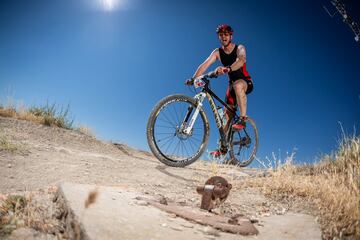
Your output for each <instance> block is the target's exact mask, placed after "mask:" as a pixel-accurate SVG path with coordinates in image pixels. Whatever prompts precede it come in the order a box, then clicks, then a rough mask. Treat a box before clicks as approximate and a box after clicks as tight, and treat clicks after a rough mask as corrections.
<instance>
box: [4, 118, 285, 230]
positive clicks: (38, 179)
mask: <svg viewBox="0 0 360 240" xmlns="http://www.w3.org/2000/svg"><path fill="white" fill-rule="evenodd" d="M0 134H1V135H2V136H5V137H6V139H7V140H8V141H9V142H10V143H11V144H13V145H15V146H16V148H17V150H16V151H15V152H14V153H11V152H8V151H0V193H1V194H6V193H23V192H24V191H27V192H28V191H39V189H49V188H50V189H51V188H52V187H53V186H57V185H58V184H59V183H61V182H65V181H66V182H73V183H83V184H96V185H102V186H122V187H124V186H125V187H129V188H131V189H136V190H137V191H139V192H140V193H144V194H148V195H151V196H155V197H165V198H167V199H169V200H171V201H174V202H177V203H179V204H183V205H187V206H193V207H197V208H198V207H199V206H200V196H199V195H198V194H197V193H196V190H195V189H196V186H200V185H203V184H204V182H205V181H206V180H207V179H208V178H209V177H211V176H214V175H220V176H223V177H224V178H226V179H227V180H228V181H229V182H230V183H231V184H232V185H233V189H232V190H231V192H230V195H229V197H228V199H227V200H226V202H225V203H224V204H223V206H221V207H220V208H219V209H217V210H216V211H218V212H219V213H221V214H225V215H229V216H231V215H232V214H239V213H240V214H243V215H245V216H247V217H249V218H251V219H261V217H263V216H270V215H282V214H285V213H286V212H287V211H288V210H289V209H290V208H291V206H290V205H288V204H286V203H278V202H273V201H271V200H269V199H267V198H265V197H264V196H263V195H262V194H261V193H260V192H259V191H258V190H257V189H254V188H249V187H246V186H244V184H243V183H244V179H246V178H249V177H253V176H255V175H258V174H261V172H259V171H258V170H252V169H240V168H237V167H234V166H226V165H222V166H219V165H216V164H211V163H209V162H204V161H197V162H195V163H194V164H192V165H190V166H188V167H186V168H171V167H167V166H165V165H163V164H162V163H160V162H159V161H158V160H157V159H156V158H154V157H153V156H152V155H151V154H149V153H147V152H144V151H139V150H136V149H132V148H130V147H128V146H126V145H123V144H119V145H115V144H113V143H110V142H109V143H107V142H102V141H98V140H97V139H95V138H93V137H90V136H87V135H85V134H82V133H80V132H77V131H70V130H65V129H61V128H57V127H48V126H43V125H39V124H35V123H32V122H28V121H23V120H15V119H11V118H3V117H0ZM119 136H121V133H119ZM45 191H46V190H45ZM257 224H258V225H260V226H261V220H260V221H259V223H257Z"/></svg>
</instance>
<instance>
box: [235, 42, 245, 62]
mask: <svg viewBox="0 0 360 240" xmlns="http://www.w3.org/2000/svg"><path fill="white" fill-rule="evenodd" d="M237 55H238V59H239V60H240V61H241V60H243V61H244V62H246V50H245V47H244V46H243V45H239V47H238V49H237Z"/></svg>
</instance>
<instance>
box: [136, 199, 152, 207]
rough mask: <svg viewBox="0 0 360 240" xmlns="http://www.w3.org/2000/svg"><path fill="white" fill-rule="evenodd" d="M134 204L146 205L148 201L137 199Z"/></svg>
mask: <svg viewBox="0 0 360 240" xmlns="http://www.w3.org/2000/svg"><path fill="white" fill-rule="evenodd" d="M135 204H136V205H139V206H148V205H149V203H148V202H147V201H144V200H137V201H136V202H135Z"/></svg>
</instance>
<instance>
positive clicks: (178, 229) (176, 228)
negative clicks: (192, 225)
mask: <svg viewBox="0 0 360 240" xmlns="http://www.w3.org/2000/svg"><path fill="white" fill-rule="evenodd" d="M170 228H171V229H173V230H175V231H182V230H183V229H182V228H181V227H174V226H171V227H170Z"/></svg>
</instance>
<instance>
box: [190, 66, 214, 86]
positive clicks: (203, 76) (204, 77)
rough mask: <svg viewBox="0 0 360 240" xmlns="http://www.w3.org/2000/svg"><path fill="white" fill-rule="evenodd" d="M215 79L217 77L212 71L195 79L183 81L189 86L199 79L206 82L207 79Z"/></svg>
mask: <svg viewBox="0 0 360 240" xmlns="http://www.w3.org/2000/svg"><path fill="white" fill-rule="evenodd" d="M217 77H218V75H217V73H216V71H215V70H214V71H211V72H208V73H207V74H204V75H200V76H198V77H197V78H191V79H188V80H186V81H185V84H186V85H189V86H191V85H193V84H194V81H195V79H201V80H205V81H206V80H208V78H217Z"/></svg>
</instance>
